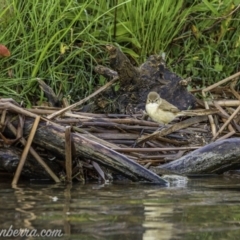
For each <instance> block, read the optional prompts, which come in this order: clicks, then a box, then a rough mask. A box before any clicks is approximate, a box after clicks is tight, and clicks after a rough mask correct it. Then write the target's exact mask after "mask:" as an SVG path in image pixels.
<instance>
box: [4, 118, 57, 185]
mask: <svg viewBox="0 0 240 240" xmlns="http://www.w3.org/2000/svg"><path fill="white" fill-rule="evenodd" d="M7 126H8V128H9V129H10V131H12V133H13V134H14V135H17V130H16V128H15V127H14V126H13V125H12V124H11V123H10V122H9V123H8V124H7ZM20 142H21V143H22V145H24V146H25V145H26V143H27V141H26V140H25V138H23V137H22V138H20ZM29 151H30V153H31V154H32V156H33V157H34V158H35V159H36V160H37V161H38V163H39V164H40V165H41V166H42V167H43V168H44V169H45V171H46V172H47V173H48V174H49V175H50V176H51V178H52V179H53V180H54V181H55V182H56V183H59V182H60V179H59V178H58V177H57V176H56V175H55V173H54V172H53V171H52V170H51V169H50V168H49V167H48V165H47V164H46V163H45V162H44V161H43V159H42V158H41V157H40V156H39V155H38V153H37V152H36V151H35V150H34V148H32V147H30V150H29Z"/></svg>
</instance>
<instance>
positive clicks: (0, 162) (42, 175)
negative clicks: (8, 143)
mask: <svg viewBox="0 0 240 240" xmlns="http://www.w3.org/2000/svg"><path fill="white" fill-rule="evenodd" d="M21 155H22V150H21V149H19V148H16V147H11V148H4V147H0V172H5V173H12V174H13V173H15V171H16V169H17V166H18V163H19V159H20V158H21ZM45 162H46V163H47V164H48V165H49V166H50V167H51V169H52V170H53V171H54V172H55V173H57V174H59V173H60V171H61V167H60V166H59V165H58V164H56V163H55V162H52V161H50V160H49V159H47V158H45ZM21 174H22V175H23V176H24V177H27V178H36V179H49V174H48V173H47V172H46V171H45V170H44V169H43V168H42V167H41V165H40V164H38V163H37V162H36V160H35V159H34V158H33V157H32V156H31V155H29V156H28V159H27V161H26V163H25V165H24V168H23V170H22V173H21Z"/></svg>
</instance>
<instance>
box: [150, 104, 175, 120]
mask: <svg viewBox="0 0 240 240" xmlns="http://www.w3.org/2000/svg"><path fill="white" fill-rule="evenodd" d="M158 106H159V105H158V104H157V103H148V104H146V112H147V114H148V115H149V117H150V118H151V119H152V120H153V121H155V122H158V123H162V124H167V123H169V122H171V121H172V120H173V119H174V118H175V114H173V113H172V112H169V111H163V110H161V109H159V108H158Z"/></svg>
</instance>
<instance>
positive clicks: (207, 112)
mask: <svg viewBox="0 0 240 240" xmlns="http://www.w3.org/2000/svg"><path fill="white" fill-rule="evenodd" d="M216 113H219V110H218V109H197V110H184V111H181V112H179V113H178V114H177V116H179V117H180V116H205V115H211V114H216Z"/></svg>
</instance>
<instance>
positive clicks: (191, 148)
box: [113, 146, 201, 152]
mask: <svg viewBox="0 0 240 240" xmlns="http://www.w3.org/2000/svg"><path fill="white" fill-rule="evenodd" d="M200 147H201V146H198V147H166V148H114V149H113V150H115V151H117V152H160V151H177V150H194V149H198V148H200Z"/></svg>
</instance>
